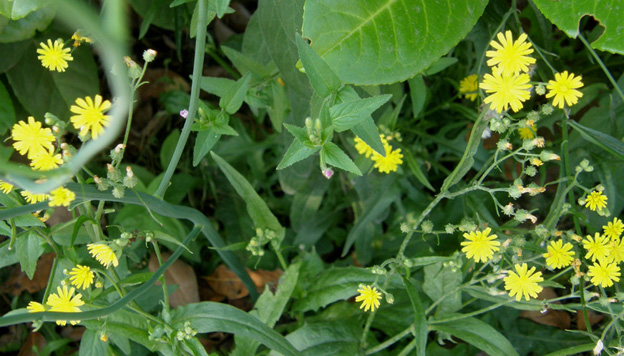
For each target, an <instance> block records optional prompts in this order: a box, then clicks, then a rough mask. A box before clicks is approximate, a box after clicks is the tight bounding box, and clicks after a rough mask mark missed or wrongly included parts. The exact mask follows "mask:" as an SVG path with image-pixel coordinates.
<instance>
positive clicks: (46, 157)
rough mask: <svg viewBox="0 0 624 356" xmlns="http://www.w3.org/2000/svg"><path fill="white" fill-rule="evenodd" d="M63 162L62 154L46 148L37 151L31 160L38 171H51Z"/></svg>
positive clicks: (31, 164)
mask: <svg viewBox="0 0 624 356" xmlns="http://www.w3.org/2000/svg"><path fill="white" fill-rule="evenodd" d="M61 164H63V158H61V154H60V153H57V154H54V151H52V150H49V151H48V150H44V151H40V152H38V153H36V154H35V155H34V156H33V158H32V161H31V162H30V166H31V167H32V168H33V169H34V170H36V171H49V170H51V169H54V168H57V167H58V166H59V165H61Z"/></svg>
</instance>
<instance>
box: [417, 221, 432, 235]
mask: <svg viewBox="0 0 624 356" xmlns="http://www.w3.org/2000/svg"><path fill="white" fill-rule="evenodd" d="M420 227H421V228H422V231H423V232H424V233H425V234H430V233H431V232H432V231H433V223H432V222H431V220H425V221H423V223H422V225H421V226H420Z"/></svg>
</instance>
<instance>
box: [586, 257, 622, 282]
mask: <svg viewBox="0 0 624 356" xmlns="http://www.w3.org/2000/svg"><path fill="white" fill-rule="evenodd" d="M587 275H588V276H589V277H592V278H591V282H592V284H593V285H595V286H597V287H598V286H600V287H603V288H606V287H611V286H612V285H613V282H619V281H620V278H619V277H620V267H619V266H618V265H617V264H616V263H608V262H605V261H600V262H599V263H594V265H593V266H589V272H587Z"/></svg>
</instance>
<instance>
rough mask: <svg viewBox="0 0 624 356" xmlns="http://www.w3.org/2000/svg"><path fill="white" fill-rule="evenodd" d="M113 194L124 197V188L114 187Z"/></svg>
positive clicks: (116, 196)
mask: <svg viewBox="0 0 624 356" xmlns="http://www.w3.org/2000/svg"><path fill="white" fill-rule="evenodd" d="M112 193H113V196H114V197H115V198H118V199H121V198H123V197H124V188H123V187H114V188H113V192H112Z"/></svg>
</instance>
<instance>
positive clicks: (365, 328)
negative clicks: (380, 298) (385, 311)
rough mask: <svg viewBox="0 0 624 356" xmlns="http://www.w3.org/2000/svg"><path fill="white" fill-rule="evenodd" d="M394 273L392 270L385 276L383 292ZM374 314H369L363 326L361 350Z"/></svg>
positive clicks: (373, 312)
mask: <svg viewBox="0 0 624 356" xmlns="http://www.w3.org/2000/svg"><path fill="white" fill-rule="evenodd" d="M394 271H395V270H394V269H392V270H391V271H390V273H388V275H387V276H386V280H385V281H384V284H383V287H382V289H383V290H386V289H387V288H388V285H389V284H390V279H392V276H393V275H394ZM377 277H379V276H377ZM377 277H375V283H377ZM375 314H377V312H376V311H372V312H371V314H370V315H369V316H368V319H367V320H366V324H365V325H364V332H362V338H361V339H360V345H361V347H362V348H366V335H368V332H369V331H370V327H371V325H372V324H373V320H375Z"/></svg>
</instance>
